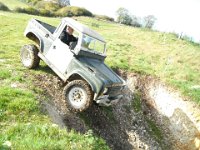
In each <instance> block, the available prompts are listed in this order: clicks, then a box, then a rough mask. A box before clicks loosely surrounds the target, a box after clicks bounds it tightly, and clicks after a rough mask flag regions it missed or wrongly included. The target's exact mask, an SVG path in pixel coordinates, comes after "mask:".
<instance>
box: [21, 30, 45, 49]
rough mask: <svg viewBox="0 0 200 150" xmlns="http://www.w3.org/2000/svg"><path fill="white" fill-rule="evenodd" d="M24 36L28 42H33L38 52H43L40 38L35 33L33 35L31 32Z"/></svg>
mask: <svg viewBox="0 0 200 150" xmlns="http://www.w3.org/2000/svg"><path fill="white" fill-rule="evenodd" d="M25 36H26V37H27V38H29V39H30V40H32V41H34V42H35V43H36V44H37V45H38V46H39V48H40V50H41V51H43V48H44V43H43V41H42V39H41V37H40V36H39V35H38V34H37V33H33V32H32V31H31V32H28V33H26V35H25Z"/></svg>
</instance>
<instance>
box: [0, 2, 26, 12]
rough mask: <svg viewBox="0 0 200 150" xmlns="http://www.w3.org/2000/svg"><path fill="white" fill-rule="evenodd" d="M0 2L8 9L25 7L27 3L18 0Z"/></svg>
mask: <svg viewBox="0 0 200 150" xmlns="http://www.w3.org/2000/svg"><path fill="white" fill-rule="evenodd" d="M0 2H2V3H4V4H5V5H6V6H7V7H8V8H9V9H11V10H13V9H14V8H16V7H21V8H25V7H27V6H28V5H27V4H26V3H23V2H21V1H19V0H0Z"/></svg>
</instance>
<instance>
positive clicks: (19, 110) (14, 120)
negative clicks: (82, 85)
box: [0, 11, 109, 150]
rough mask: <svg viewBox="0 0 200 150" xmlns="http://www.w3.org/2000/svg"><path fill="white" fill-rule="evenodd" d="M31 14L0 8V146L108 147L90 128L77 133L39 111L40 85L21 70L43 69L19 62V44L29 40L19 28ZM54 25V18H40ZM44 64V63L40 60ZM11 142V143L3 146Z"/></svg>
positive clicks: (20, 149) (38, 149) (23, 149)
mask: <svg viewBox="0 0 200 150" xmlns="http://www.w3.org/2000/svg"><path fill="white" fill-rule="evenodd" d="M33 17H35V16H31V15H25V14H14V13H11V12H3V11H0V20H3V21H1V22H0V28H1V30H0V34H1V36H0V41H1V44H0V84H1V86H0V149H2V150H3V149H5V150H6V149H16V150H27V149H34V150H41V149H51V150H52V149H55V150H59V149H60V150H61V149H62V150H65V149H66V150H68V149H84V150H85V149H109V148H108V146H107V145H106V143H105V141H104V140H103V139H101V138H99V137H98V136H96V135H94V134H93V133H92V132H88V133H86V134H80V133H77V132H75V131H66V130H65V129H60V128H59V127H57V126H55V125H54V124H53V123H52V122H51V120H50V118H49V117H48V116H46V115H45V114H43V113H41V111H40V105H39V101H38V100H37V99H36V97H37V94H36V93H40V92H41V89H38V87H34V86H33V85H32V81H31V79H30V77H29V78H24V75H25V73H27V74H30V75H31V74H36V73H44V72H43V71H40V70H37V71H35V70H27V69H25V68H24V67H23V66H22V65H21V62H20V57H19V51H20V48H21V46H22V45H24V44H27V43H30V41H28V40H27V39H26V38H25V37H24V36H23V31H24V29H25V27H26V25H27V22H28V20H29V19H31V18H33ZM36 18H39V19H43V20H45V21H47V22H50V23H52V24H54V25H57V24H58V23H59V19H56V18H53V19H52V18H42V17H36ZM41 65H42V66H43V67H44V68H45V64H44V63H43V62H41ZM6 142H7V143H11V147H9V146H6Z"/></svg>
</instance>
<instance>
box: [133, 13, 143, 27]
mask: <svg viewBox="0 0 200 150" xmlns="http://www.w3.org/2000/svg"><path fill="white" fill-rule="evenodd" d="M131 25H132V26H134V27H141V26H142V24H141V18H139V17H137V16H132V22H131Z"/></svg>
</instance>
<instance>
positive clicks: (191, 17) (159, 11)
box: [70, 0, 200, 43]
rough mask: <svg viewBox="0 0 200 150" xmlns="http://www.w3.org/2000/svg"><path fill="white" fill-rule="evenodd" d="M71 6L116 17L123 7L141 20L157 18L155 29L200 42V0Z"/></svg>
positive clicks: (81, 1)
mask: <svg viewBox="0 0 200 150" xmlns="http://www.w3.org/2000/svg"><path fill="white" fill-rule="evenodd" d="M70 4H71V5H72V6H79V7H84V8H86V9H88V10H89V11H91V12H92V13H93V14H98V15H107V16H109V17H113V18H116V11H117V9H118V8H120V7H123V8H126V9H128V10H129V12H130V13H131V14H132V15H135V16H138V17H144V16H147V15H154V16H155V17H156V18H157V20H156V22H155V25H154V28H155V29H156V30H159V31H164V32H176V33H182V34H185V35H188V36H190V37H192V38H193V40H194V41H196V42H199V43H200V0H101V1H100V0H98V1H97V0H96V1H94V0H70Z"/></svg>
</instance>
